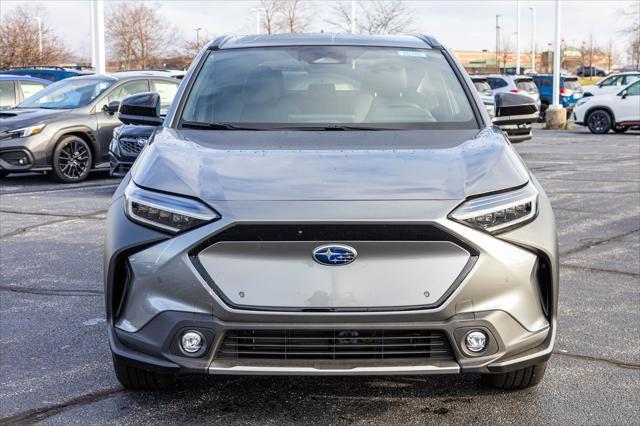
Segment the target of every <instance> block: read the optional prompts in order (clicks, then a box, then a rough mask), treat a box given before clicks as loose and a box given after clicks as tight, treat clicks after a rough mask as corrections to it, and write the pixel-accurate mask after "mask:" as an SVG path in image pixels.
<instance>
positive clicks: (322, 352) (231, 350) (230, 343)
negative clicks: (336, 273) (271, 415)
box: [216, 330, 454, 360]
mask: <svg viewBox="0 0 640 426" xmlns="http://www.w3.org/2000/svg"><path fill="white" fill-rule="evenodd" d="M216 358H218V359H275V360H284V359H298V360H299V359H307V360H349V359H351V360H363V359H365V360H366V359H372V360H382V359H407V358H411V359H414V360H415V359H423V360H430V359H431V360H453V359H454V357H453V352H452V350H451V346H450V344H449V341H448V339H447V338H446V336H445V335H444V333H443V332H441V331H433V330H234V331H228V332H227V333H226V334H225V336H224V339H223V342H222V345H221V346H220V348H219V349H218V352H217V354H216Z"/></svg>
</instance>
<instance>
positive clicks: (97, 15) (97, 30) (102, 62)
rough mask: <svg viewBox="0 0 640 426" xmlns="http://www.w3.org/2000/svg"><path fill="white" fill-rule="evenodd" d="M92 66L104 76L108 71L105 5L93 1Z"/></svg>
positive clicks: (99, 0) (98, 0)
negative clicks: (105, 41)
mask: <svg viewBox="0 0 640 426" xmlns="http://www.w3.org/2000/svg"><path fill="white" fill-rule="evenodd" d="M91 41H92V43H91V44H92V46H91V65H92V66H93V67H94V68H95V70H96V73H98V74H104V73H105V72H106V69H107V61H106V55H105V44H104V3H103V1H102V0H91Z"/></svg>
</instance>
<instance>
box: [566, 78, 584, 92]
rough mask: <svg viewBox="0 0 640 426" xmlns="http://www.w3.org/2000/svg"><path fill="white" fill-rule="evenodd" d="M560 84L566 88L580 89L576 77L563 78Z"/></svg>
mask: <svg viewBox="0 0 640 426" xmlns="http://www.w3.org/2000/svg"><path fill="white" fill-rule="evenodd" d="M562 85H563V86H564V88H565V89H567V90H578V91H579V90H582V86H580V82H579V81H578V79H577V78H565V79H564V81H563V82H562Z"/></svg>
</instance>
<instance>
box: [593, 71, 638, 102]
mask: <svg viewBox="0 0 640 426" xmlns="http://www.w3.org/2000/svg"><path fill="white" fill-rule="evenodd" d="M637 80H640V72H639V71H633V72H623V73H620V74H614V75H610V76H609V77H607V78H604V79H602V80H600V81H599V82H598V83H596V84H592V85H590V86H582V90H583V91H584V95H583V96H598V95H609V94H612V93H618V92H619V91H620V90H622V88H623V87H625V86H628V85H630V84H631V83H633V82H634V81H637Z"/></svg>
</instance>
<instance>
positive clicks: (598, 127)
mask: <svg viewBox="0 0 640 426" xmlns="http://www.w3.org/2000/svg"><path fill="white" fill-rule="evenodd" d="M587 124H588V126H589V130H591V131H592V132H593V133H607V132H608V131H609V129H610V127H611V123H610V119H609V115H608V114H607V113H606V112H604V111H595V112H592V113H591V115H589V121H588V123H587Z"/></svg>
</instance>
